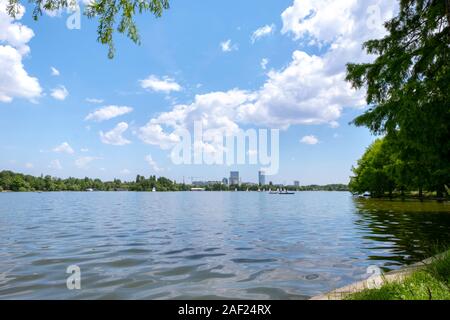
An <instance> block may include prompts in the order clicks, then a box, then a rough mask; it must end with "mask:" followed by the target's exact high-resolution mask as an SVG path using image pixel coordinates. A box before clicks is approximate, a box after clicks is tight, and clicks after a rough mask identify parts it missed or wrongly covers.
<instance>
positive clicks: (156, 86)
mask: <svg viewBox="0 0 450 320" xmlns="http://www.w3.org/2000/svg"><path fill="white" fill-rule="evenodd" d="M139 83H140V85H141V87H142V88H144V89H146V90H149V91H156V92H164V93H170V92H171V91H176V92H177V91H181V89H182V87H181V86H180V85H179V84H178V83H176V82H175V80H174V79H172V78H170V77H167V76H165V77H163V78H159V77H157V76H155V75H149V76H148V77H147V78H145V79H143V80H139Z"/></svg>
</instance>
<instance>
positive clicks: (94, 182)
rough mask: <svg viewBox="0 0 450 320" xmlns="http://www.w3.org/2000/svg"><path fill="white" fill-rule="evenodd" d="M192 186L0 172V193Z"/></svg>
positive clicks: (222, 187)
mask: <svg viewBox="0 0 450 320" xmlns="http://www.w3.org/2000/svg"><path fill="white" fill-rule="evenodd" d="M192 187H193V186H192V185H189V184H185V183H177V182H176V181H172V180H170V179H168V178H165V177H156V176H154V175H153V176H149V177H148V178H146V177H144V176H142V175H137V176H136V179H135V180H134V181H122V180H120V179H114V180H112V181H102V180H100V179H91V178H88V177H86V178H83V179H78V178H67V179H61V178H55V177H52V176H49V175H46V176H43V175H41V176H39V177H35V176H32V175H26V174H22V173H15V172H12V171H1V172H0V192H1V191H15V192H27V191H86V190H91V189H92V190H95V191H152V190H153V188H155V189H156V191H190V190H191V188H192ZM277 188H281V187H280V186H274V185H267V186H258V185H255V184H241V185H236V186H228V185H224V184H220V183H217V184H212V185H208V186H206V187H205V190H206V191H234V190H235V189H237V190H238V191H246V190H249V191H257V190H258V189H260V190H263V189H265V190H269V189H272V190H275V189H277ZM284 188H286V189H288V190H293V191H294V190H295V191H347V190H348V186H347V185H343V184H332V185H326V186H319V185H312V186H300V187H293V186H288V187H284Z"/></svg>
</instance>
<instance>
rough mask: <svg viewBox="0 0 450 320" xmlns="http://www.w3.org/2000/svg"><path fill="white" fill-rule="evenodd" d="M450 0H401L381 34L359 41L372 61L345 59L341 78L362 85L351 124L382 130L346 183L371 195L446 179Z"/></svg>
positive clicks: (439, 185)
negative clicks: (364, 107) (358, 111)
mask: <svg viewBox="0 0 450 320" xmlns="http://www.w3.org/2000/svg"><path fill="white" fill-rule="evenodd" d="M449 10H450V0H400V11H399V14H398V15H397V16H396V17H394V18H393V19H392V20H390V21H388V22H387V23H386V24H385V27H386V29H387V31H388V35H387V36H386V37H384V38H383V39H379V40H371V41H368V42H366V43H365V44H364V47H365V48H366V50H367V52H368V53H369V54H374V55H376V56H377V58H376V59H375V61H374V62H373V63H364V64H348V66H347V80H348V81H350V82H351V83H352V85H353V86H354V87H355V88H366V89H367V103H368V105H369V106H370V108H369V110H368V111H367V112H366V113H364V114H363V115H361V116H359V117H357V118H356V119H355V120H354V123H355V124H356V125H357V126H367V127H368V128H369V129H370V130H371V131H372V132H373V133H374V134H383V135H384V136H385V140H384V142H376V143H375V144H374V145H373V146H371V147H370V148H369V150H368V151H367V153H366V154H365V155H364V156H363V158H362V159H361V160H360V163H359V166H358V168H357V169H356V170H355V171H354V173H355V175H356V176H355V177H354V178H353V179H352V188H353V189H355V190H356V191H363V190H364V189H365V190H364V191H373V192H375V193H376V194H378V195H381V194H382V193H384V192H392V191H393V189H400V190H403V189H411V188H416V190H418V191H419V193H420V194H422V190H423V189H424V188H426V189H428V190H429V191H435V192H436V193H437V196H438V197H443V196H444V195H445V194H446V193H447V188H448V186H449V185H450V139H449V138H450V11H449Z"/></svg>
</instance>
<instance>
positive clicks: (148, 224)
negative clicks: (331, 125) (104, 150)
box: [0, 192, 450, 299]
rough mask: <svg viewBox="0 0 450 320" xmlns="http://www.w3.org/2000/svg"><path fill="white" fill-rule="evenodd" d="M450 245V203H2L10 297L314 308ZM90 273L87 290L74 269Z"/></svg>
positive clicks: (339, 199)
mask: <svg viewBox="0 0 450 320" xmlns="http://www.w3.org/2000/svg"><path fill="white" fill-rule="evenodd" d="M449 242H450V208H449V205H448V204H445V203H440V204H439V203H419V202H414V203H413V202H400V201H376V200H365V199H353V198H352V197H351V195H349V194H348V193H338V192H328V193H327V192H303V193H298V194H296V195H293V196H279V195H269V194H266V193H252V192H248V193H246V192H242V193H241V192H236V193H233V192H217V193H131V192H130V193H128V192H124V193H96V192H94V193H42V194H37V193H17V194H13V193H2V194H0V298H2V299H13V298H19V299H22V298H29V299H44V298H45V299H48V298H56V299H64V298H73V299H180V298H196V299H210V298H248V299H253V298H256V299H305V298H308V297H309V296H312V295H315V294H318V293H323V292H326V291H329V290H331V289H333V288H336V287H340V286H343V285H346V284H348V283H351V282H353V281H355V280H360V279H362V278H363V277H366V273H365V272H366V268H367V267H368V266H370V265H374V264H375V265H378V266H380V267H383V268H385V269H395V268H398V267H400V266H401V265H402V264H405V263H410V262H413V261H417V260H420V259H422V258H423V257H424V255H426V254H427V252H428V251H429V250H430V249H431V248H432V247H433V246H434V245H435V244H436V243H440V244H441V245H445V244H448V243H449ZM73 264H75V265H78V266H79V267H80V268H81V273H82V276H81V290H72V291H71V290H68V289H67V288H66V277H67V276H68V274H66V273H65V272H66V268H67V267H68V266H69V265H73Z"/></svg>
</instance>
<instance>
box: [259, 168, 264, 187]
mask: <svg viewBox="0 0 450 320" xmlns="http://www.w3.org/2000/svg"><path fill="white" fill-rule="evenodd" d="M258 182H259V185H260V186H265V185H266V175H265V174H264V171H258Z"/></svg>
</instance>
